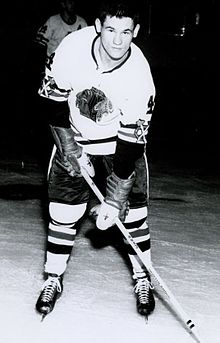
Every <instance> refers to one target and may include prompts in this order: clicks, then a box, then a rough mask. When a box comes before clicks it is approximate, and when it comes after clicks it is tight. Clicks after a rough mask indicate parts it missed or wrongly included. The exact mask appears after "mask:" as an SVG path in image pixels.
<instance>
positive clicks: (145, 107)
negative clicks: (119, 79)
mask: <svg viewBox="0 0 220 343" xmlns="http://www.w3.org/2000/svg"><path fill="white" fill-rule="evenodd" d="M141 61H142V63H143V65H142V68H141V69H140V72H139V74H138V73H136V74H135V73H134V75H133V76H132V77H131V78H130V80H131V79H132V80H133V82H130V80H128V82H127V84H126V80H125V84H126V87H127V88H126V87H125V91H126V96H125V97H124V101H123V102H122V103H121V112H122V115H121V121H120V126H119V130H118V140H117V144H116V152H115V156H114V163H113V169H114V172H115V173H116V175H118V176H119V177H120V178H122V179H125V178H128V177H129V176H130V175H131V173H132V172H133V171H134V169H135V162H136V161H137V160H138V159H139V158H140V157H141V156H142V155H143V153H144V150H145V149H146V144H147V135H148V130H149V127H150V122H151V117H152V113H153V110H154V106H155V86H154V82H153V78H152V74H151V70H150V67H149V65H148V62H147V61H146V60H144V59H142V60H141ZM141 61H140V62H141ZM140 66H141V64H140ZM131 75H132V74H131Z"/></svg>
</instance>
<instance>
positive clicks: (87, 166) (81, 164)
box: [56, 153, 95, 177]
mask: <svg viewBox="0 0 220 343" xmlns="http://www.w3.org/2000/svg"><path fill="white" fill-rule="evenodd" d="M56 161H57V163H58V164H59V165H60V166H61V167H63V169H65V170H66V171H67V172H68V174H69V175H70V176H72V177H73V176H81V168H83V169H84V170H86V172H87V173H88V174H89V176H91V177H93V176H94V175H95V170H94V167H93V164H92V163H91V161H90V158H89V156H88V155H87V154H86V153H82V154H81V156H80V157H79V158H77V156H76V155H75V154H74V153H70V154H67V155H64V156H62V158H57V159H56Z"/></svg>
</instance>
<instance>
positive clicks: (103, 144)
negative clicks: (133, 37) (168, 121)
mask: <svg viewBox="0 0 220 343" xmlns="http://www.w3.org/2000/svg"><path fill="white" fill-rule="evenodd" d="M97 39H99V36H97V34H96V31H95V28H94V27H93V26H90V27H86V28H84V29H82V30H79V31H77V32H74V33H71V34H69V35H68V36H67V37H66V38H65V39H64V40H63V41H62V43H61V44H60V45H59V47H58V48H57V50H56V51H55V53H54V54H53V55H52V56H51V59H50V61H49V62H50V63H49V64H48V65H47V68H46V74H45V78H44V80H43V83H42V87H41V88H40V90H39V94H40V95H41V96H43V97H47V98H49V99H52V100H55V101H64V100H66V101H68V103H69V108H70V120H71V123H72V128H73V130H74V131H75V133H76V140H77V141H78V142H79V144H81V145H82V146H83V147H84V151H85V152H87V153H89V154H95V155H98V154H112V153H114V152H115V147H116V139H117V137H119V138H120V139H122V140H124V141H127V142H132V143H139V144H144V143H146V135H147V132H148V127H149V124H150V120H151V116H152V111H153V108H154V99H155V87H154V82H153V78H152V75H151V71H150V67H149V64H148V62H147V60H146V58H145V57H144V55H143V53H142V52H141V50H140V49H139V48H138V47H137V46H136V45H135V44H134V43H132V44H131V47H130V50H129V54H128V56H127V59H126V60H125V61H123V63H121V64H120V65H118V66H117V67H115V68H113V69H112V70H103V69H101V68H100V66H99V65H98V63H97V59H96V56H95V52H94V44H95V42H96V40H97Z"/></svg>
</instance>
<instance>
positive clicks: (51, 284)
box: [41, 277, 62, 302]
mask: <svg viewBox="0 0 220 343" xmlns="http://www.w3.org/2000/svg"><path fill="white" fill-rule="evenodd" d="M42 290H43V293H42V297H41V299H42V301H45V302H49V301H50V300H52V299H53V296H54V294H55V292H56V291H57V292H59V293H60V292H61V291H62V287H61V284H60V280H59V278H58V277H49V278H48V279H47V280H46V281H45V282H44V284H43V287H42Z"/></svg>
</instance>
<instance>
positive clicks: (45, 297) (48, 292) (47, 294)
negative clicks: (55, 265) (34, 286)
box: [36, 274, 63, 319]
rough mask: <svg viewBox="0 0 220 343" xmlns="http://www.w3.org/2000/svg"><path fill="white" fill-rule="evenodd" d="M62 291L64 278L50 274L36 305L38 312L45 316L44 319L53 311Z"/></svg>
mask: <svg viewBox="0 0 220 343" xmlns="http://www.w3.org/2000/svg"><path fill="white" fill-rule="evenodd" d="M62 291H63V284H62V277H61V276H57V275H54V274H49V275H48V279H47V280H46V281H45V282H44V284H43V286H42V291H41V294H40V296H39V298H38V300H37V303H36V310H37V311H38V312H39V313H40V314H42V315H43V317H42V319H43V318H44V316H46V315H47V314H48V313H50V312H51V311H52V310H53V308H54V305H55V303H56V300H57V299H58V298H59V297H60V295H61V293H62Z"/></svg>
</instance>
